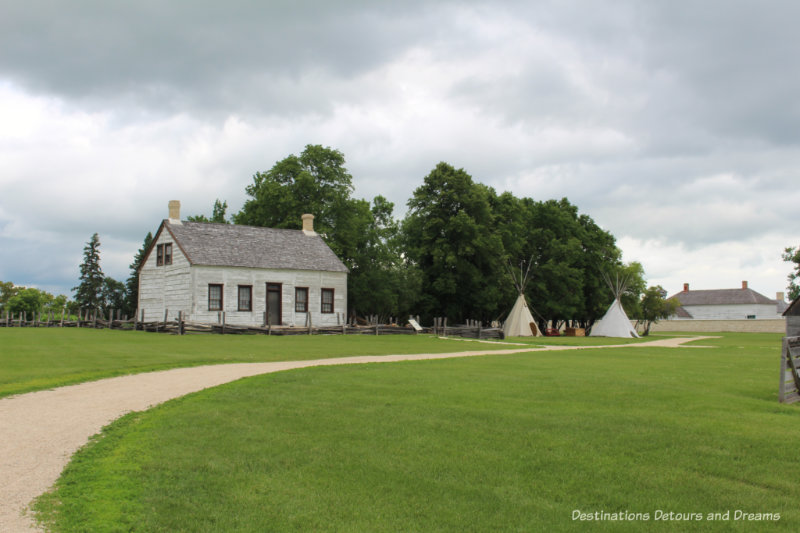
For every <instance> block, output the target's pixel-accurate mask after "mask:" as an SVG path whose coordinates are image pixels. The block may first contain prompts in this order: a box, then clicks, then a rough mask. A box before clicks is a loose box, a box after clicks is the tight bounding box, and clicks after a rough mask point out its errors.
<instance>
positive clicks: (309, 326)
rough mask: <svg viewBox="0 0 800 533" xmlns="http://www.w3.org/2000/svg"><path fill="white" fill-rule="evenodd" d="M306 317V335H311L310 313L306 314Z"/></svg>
mask: <svg viewBox="0 0 800 533" xmlns="http://www.w3.org/2000/svg"><path fill="white" fill-rule="evenodd" d="M306 317H308V334H309V335H311V327H312V326H311V311H309V312H308V313H306Z"/></svg>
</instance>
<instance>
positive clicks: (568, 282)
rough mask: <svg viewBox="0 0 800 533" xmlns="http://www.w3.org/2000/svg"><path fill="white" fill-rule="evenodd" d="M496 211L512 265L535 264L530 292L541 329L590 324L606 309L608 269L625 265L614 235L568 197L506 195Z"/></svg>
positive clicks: (508, 303) (529, 300)
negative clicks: (550, 198) (552, 198)
mask: <svg viewBox="0 0 800 533" xmlns="http://www.w3.org/2000/svg"><path fill="white" fill-rule="evenodd" d="M493 209H494V213H495V219H496V221H497V222H496V228H497V232H498V234H499V235H500V237H501V239H502V241H503V247H504V250H505V253H506V255H507V257H508V258H509V263H510V265H511V266H512V267H514V268H517V266H518V265H519V264H520V263H523V262H524V263H525V264H526V265H527V264H529V263H530V267H531V269H530V275H529V278H528V285H527V288H526V296H527V298H528V302H529V304H530V307H531V312H532V313H533V315H534V318H535V319H536V320H537V322H538V323H539V327H540V328H545V327H554V328H558V327H560V326H561V325H562V324H563V323H564V322H570V323H574V325H577V326H580V327H589V326H590V325H591V324H592V322H593V321H594V320H596V319H597V318H599V317H601V316H602V315H603V313H605V311H606V309H607V307H608V305H609V302H610V301H611V298H612V296H611V292H610V289H609V288H608V287H607V285H606V283H605V281H604V278H603V273H604V272H612V271H614V272H616V269H618V268H620V266H621V264H620V260H619V257H620V252H619V249H618V248H617V247H616V244H615V240H614V237H613V236H612V235H611V234H610V233H608V232H606V231H604V230H602V229H601V228H600V227H599V226H597V224H595V223H594V221H593V220H592V219H591V217H589V216H588V215H582V214H580V213H579V212H578V208H577V207H576V206H574V205H572V204H571V203H570V202H569V200H567V199H566V198H562V199H561V200H546V201H543V202H536V201H534V200H532V199H531V198H516V197H515V196H513V195H512V194H511V193H503V194H501V195H499V196H498V197H496V198H495V199H494V207H493ZM526 269H527V267H526ZM506 283H507V284H508V285H510V281H508V280H506ZM513 296H515V295H513ZM513 296H512V297H513ZM509 298H510V297H508V296H506V300H505V307H507V308H508V307H510V305H511V303H512V302H513V300H510V301H509Z"/></svg>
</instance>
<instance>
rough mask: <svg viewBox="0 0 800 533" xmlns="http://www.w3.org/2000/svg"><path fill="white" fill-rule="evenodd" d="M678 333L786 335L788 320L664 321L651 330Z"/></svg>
mask: <svg viewBox="0 0 800 533" xmlns="http://www.w3.org/2000/svg"><path fill="white" fill-rule="evenodd" d="M676 331H699V332H714V331H732V332H743V333H786V320H785V319H783V318H776V319H769V320H767V319H765V320H662V321H660V322H658V323H656V324H653V326H652V327H651V328H650V332H651V333H659V332H665V333H666V332H676Z"/></svg>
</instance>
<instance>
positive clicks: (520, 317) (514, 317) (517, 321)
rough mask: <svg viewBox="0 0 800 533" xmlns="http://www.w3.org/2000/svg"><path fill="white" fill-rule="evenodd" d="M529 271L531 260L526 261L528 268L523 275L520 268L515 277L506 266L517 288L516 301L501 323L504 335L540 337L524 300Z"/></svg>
mask: <svg viewBox="0 0 800 533" xmlns="http://www.w3.org/2000/svg"><path fill="white" fill-rule="evenodd" d="M530 271H531V262H530V261H529V262H528V270H527V271H526V272H525V275H524V276H523V275H522V268H520V272H519V273H520V276H519V279H517V278H516V277H515V276H514V272H513V270H512V269H511V268H510V267H508V273H509V274H510V275H511V279H512V280H513V281H514V286H515V287H516V288H517V293H518V294H519V296H517V301H516V302H515V303H514V307H512V308H511V312H510V313H509V314H508V317H506V322H505V324H504V325H503V334H504V335H505V336H506V337H540V336H541V335H542V334H541V333H539V328H537V327H536V322H534V320H533V315H531V310H530V309H528V302H526V301H525V285H526V284H527V282H528V274H529V273H530Z"/></svg>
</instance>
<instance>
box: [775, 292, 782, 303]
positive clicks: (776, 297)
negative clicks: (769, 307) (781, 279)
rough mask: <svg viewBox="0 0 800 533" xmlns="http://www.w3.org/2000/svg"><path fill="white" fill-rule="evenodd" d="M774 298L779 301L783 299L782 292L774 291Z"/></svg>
mask: <svg viewBox="0 0 800 533" xmlns="http://www.w3.org/2000/svg"><path fill="white" fill-rule="evenodd" d="M775 299H776V300H778V301H779V302H782V301H783V293H782V292H776V293H775Z"/></svg>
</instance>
